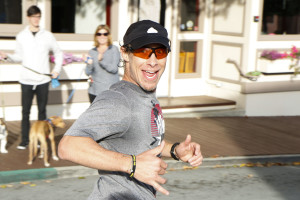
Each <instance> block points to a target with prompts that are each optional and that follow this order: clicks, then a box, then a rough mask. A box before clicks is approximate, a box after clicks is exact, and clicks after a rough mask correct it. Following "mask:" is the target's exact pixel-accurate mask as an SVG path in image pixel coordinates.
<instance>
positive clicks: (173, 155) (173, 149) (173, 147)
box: [170, 142, 180, 160]
mask: <svg viewBox="0 0 300 200" xmlns="http://www.w3.org/2000/svg"><path fill="white" fill-rule="evenodd" d="M179 144H180V143H179V142H176V143H174V144H173V145H172V147H171V151H170V154H171V156H172V158H173V159H174V160H179V158H178V157H177V156H176V155H175V147H176V146H177V145H179Z"/></svg>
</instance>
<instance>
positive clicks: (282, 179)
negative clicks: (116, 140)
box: [0, 165, 300, 200]
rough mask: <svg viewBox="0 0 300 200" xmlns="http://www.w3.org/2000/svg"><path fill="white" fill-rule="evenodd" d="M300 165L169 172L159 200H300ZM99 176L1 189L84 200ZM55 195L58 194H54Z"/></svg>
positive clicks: (16, 194)
mask: <svg viewBox="0 0 300 200" xmlns="http://www.w3.org/2000/svg"><path fill="white" fill-rule="evenodd" d="M299 170H300V166H293V165H287V166H272V167H233V166H231V167H200V168H198V169H193V170H176V171H168V172H167V174H165V175H164V177H165V178H166V179H167V183H166V184H165V185H163V187H164V188H165V189H167V190H168V191H169V192H170V195H169V196H165V195H162V194H161V193H158V194H157V199H159V200H182V199H189V200H197V199H205V200H216V199H222V200H240V199H242V200H253V199H268V200H299V195H300V190H299V187H300V176H299ZM98 178H99V176H97V175H94V176H82V177H72V178H66V179H53V180H35V181H30V182H23V183H20V182H18V183H11V184H7V185H5V187H2V188H0V199H5V200H25V199H30V200H33V199H37V200H40V199H43V200H61V199H64V200H82V199H86V198H87V197H88V196H89V194H90V192H91V191H92V189H93V187H94V185H95V183H96V181H97V179H98ZM53 194H55V195H53Z"/></svg>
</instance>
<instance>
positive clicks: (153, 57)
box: [148, 52, 157, 67]
mask: <svg viewBox="0 0 300 200" xmlns="http://www.w3.org/2000/svg"><path fill="white" fill-rule="evenodd" d="M148 64H150V65H151V66H152V67H154V66H156V65H157V58H156V55H155V53H154V52H152V53H151V55H150V57H149V58H148Z"/></svg>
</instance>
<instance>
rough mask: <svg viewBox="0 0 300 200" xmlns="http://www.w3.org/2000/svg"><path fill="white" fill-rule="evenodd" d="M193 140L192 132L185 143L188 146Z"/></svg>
mask: <svg viewBox="0 0 300 200" xmlns="http://www.w3.org/2000/svg"><path fill="white" fill-rule="evenodd" d="M191 141H192V136H191V135H190V134H188V135H187V136H186V139H185V141H184V144H185V145H186V146H188V145H189V144H190V143H191Z"/></svg>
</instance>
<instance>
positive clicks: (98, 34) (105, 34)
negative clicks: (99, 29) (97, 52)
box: [96, 33, 108, 36]
mask: <svg viewBox="0 0 300 200" xmlns="http://www.w3.org/2000/svg"><path fill="white" fill-rule="evenodd" d="M96 35H97V36H101V35H104V36H108V33H96Z"/></svg>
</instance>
